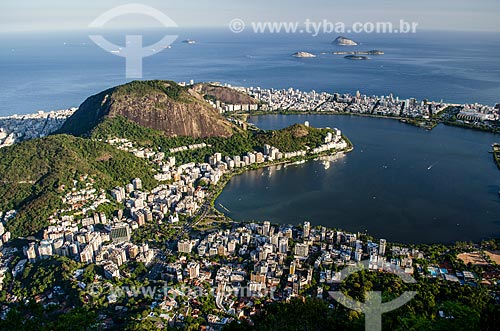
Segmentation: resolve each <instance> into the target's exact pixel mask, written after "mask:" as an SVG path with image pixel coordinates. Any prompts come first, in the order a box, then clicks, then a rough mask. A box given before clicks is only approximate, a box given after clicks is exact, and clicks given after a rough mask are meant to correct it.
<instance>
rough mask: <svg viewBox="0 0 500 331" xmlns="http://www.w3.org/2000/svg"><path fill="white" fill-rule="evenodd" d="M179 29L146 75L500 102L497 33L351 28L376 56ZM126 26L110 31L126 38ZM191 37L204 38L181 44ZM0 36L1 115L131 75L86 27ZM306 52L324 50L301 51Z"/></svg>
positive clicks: (301, 40) (274, 38)
mask: <svg viewBox="0 0 500 331" xmlns="http://www.w3.org/2000/svg"><path fill="white" fill-rule="evenodd" d="M176 33H178V34H179V38H178V39H177V40H176V42H174V44H173V45H172V48H171V49H166V50H164V51H163V52H160V53H158V54H156V55H154V56H151V57H148V58H146V59H145V60H144V75H143V79H170V80H175V81H190V80H194V81H197V82H201V81H218V82H222V83H228V84H232V85H236V86H261V87H265V88H289V87H293V88H298V89H302V90H307V91H309V90H316V91H326V92H340V93H355V92H356V91H357V90H359V91H361V92H362V93H364V94H368V95H388V94H389V93H393V94H394V95H396V96H400V97H402V98H408V97H416V98H418V99H424V98H427V99H430V100H441V99H443V100H444V101H445V102H451V103H473V102H479V103H483V104H488V105H494V104H495V103H498V102H500V61H499V59H498V56H497V55H496V54H499V52H500V42H499V41H500V34H498V33H463V32H418V33H416V34H410V35H397V34H391V35H389V34H386V35H383V34H359V35H347V37H351V38H353V39H355V40H356V41H359V42H360V43H361V45H360V46H358V47H355V48H348V49H347V50H371V49H379V50H382V51H384V52H385V55H382V56H372V57H371V58H372V59H371V60H369V61H349V60H346V59H344V58H343V56H341V55H333V54H331V52H334V51H339V50H346V48H340V47H337V46H334V45H332V41H333V40H334V39H335V38H336V37H337V35H330V34H324V35H319V36H317V37H312V36H310V35H305V34H290V35H288V34H252V33H242V34H232V33H230V32H229V31H226V30H217V29H204V30H179V31H177V32H176ZM125 34H126V33H118V32H106V33H103V35H104V36H105V37H106V38H108V39H109V40H111V41H113V42H115V43H122V44H124V40H125V37H124V35H125ZM142 34H143V35H144V40H145V41H144V44H146V45H147V44H152V43H154V42H156V41H158V40H159V39H161V37H162V33H160V32H159V31H157V30H150V31H144V32H142ZM184 39H193V40H195V41H196V44H194V45H189V44H185V43H182V40H184ZM0 44H1V45H2V46H1V47H0V77H1V78H2V79H1V80H0V91H1V92H0V116H7V115H12V114H26V113H33V112H36V111H38V110H45V111H49V110H55V109H64V108H69V107H74V106H78V105H80V104H81V103H82V102H83V101H84V100H85V98H86V97H88V96H90V95H92V94H95V93H97V92H100V91H101V90H103V89H106V88H108V87H111V86H114V85H117V84H122V83H125V82H127V81H129V80H130V79H126V77H125V60H124V59H123V58H121V57H118V56H115V55H113V54H111V53H106V52H105V51H103V50H102V49H100V48H99V47H98V46H96V45H95V44H93V43H92V41H90V39H89V38H88V35H87V33H86V32H72V33H32V34H27V33H18V34H0ZM297 51H306V52H311V53H313V54H316V55H317V57H316V58H308V59H298V58H294V57H292V56H291V55H292V54H293V53H295V52H297ZM322 52H325V53H328V54H321V53H322Z"/></svg>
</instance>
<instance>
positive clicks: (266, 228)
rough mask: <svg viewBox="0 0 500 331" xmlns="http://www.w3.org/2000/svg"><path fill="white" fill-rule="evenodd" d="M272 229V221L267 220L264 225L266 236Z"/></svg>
mask: <svg viewBox="0 0 500 331" xmlns="http://www.w3.org/2000/svg"><path fill="white" fill-rule="evenodd" d="M270 229H271V223H270V222H269V221H265V222H264V227H263V229H262V231H263V234H264V236H269V230H270Z"/></svg>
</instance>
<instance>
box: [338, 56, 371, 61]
mask: <svg viewBox="0 0 500 331" xmlns="http://www.w3.org/2000/svg"><path fill="white" fill-rule="evenodd" d="M344 59H348V60H369V59H370V58H369V57H368V56H362V55H347V56H344Z"/></svg>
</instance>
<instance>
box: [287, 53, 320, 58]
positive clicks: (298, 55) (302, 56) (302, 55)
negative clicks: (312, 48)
mask: <svg viewBox="0 0 500 331" xmlns="http://www.w3.org/2000/svg"><path fill="white" fill-rule="evenodd" d="M292 56H294V57H298V58H312V57H316V55H314V54H311V53H307V52H297V53H294V54H293V55H292Z"/></svg>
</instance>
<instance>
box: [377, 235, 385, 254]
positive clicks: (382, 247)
mask: <svg viewBox="0 0 500 331" xmlns="http://www.w3.org/2000/svg"><path fill="white" fill-rule="evenodd" d="M386 244H387V241H386V240H385V239H380V244H379V247H378V254H379V255H380V256H384V255H385V247H386Z"/></svg>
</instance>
